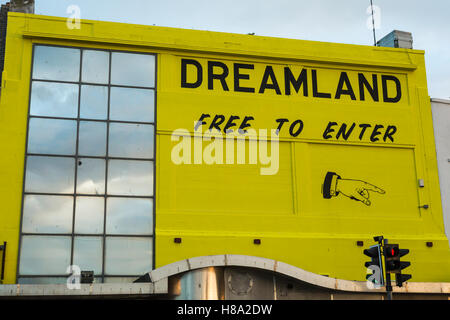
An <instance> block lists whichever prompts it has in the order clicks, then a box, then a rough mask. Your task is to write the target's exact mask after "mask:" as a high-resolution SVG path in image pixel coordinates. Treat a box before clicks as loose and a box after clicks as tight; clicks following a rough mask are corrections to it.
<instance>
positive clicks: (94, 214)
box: [75, 197, 105, 234]
mask: <svg viewBox="0 0 450 320" xmlns="http://www.w3.org/2000/svg"><path fill="white" fill-rule="evenodd" d="M104 208H105V199H104V198H100V197H77V200H76V205H75V233H84V234H99V233H103V218H104Z"/></svg>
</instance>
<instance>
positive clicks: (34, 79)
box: [32, 78, 155, 90]
mask: <svg viewBox="0 0 450 320" xmlns="http://www.w3.org/2000/svg"><path fill="white" fill-rule="evenodd" d="M32 81H39V82H50V83H65V84H81V85H83V86H98V87H117V88H129V89H145V90H155V87H141V86H129V85H123V84H111V83H92V82H83V81H81V80H80V82H76V81H64V80H48V79H39V78H33V79H32Z"/></svg>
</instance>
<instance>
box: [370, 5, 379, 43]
mask: <svg viewBox="0 0 450 320" xmlns="http://www.w3.org/2000/svg"><path fill="white" fill-rule="evenodd" d="M370 7H371V8H372V29H373V45H374V46H375V47H376V46H377V37H376V35H375V16H374V13H373V3H372V0H370Z"/></svg>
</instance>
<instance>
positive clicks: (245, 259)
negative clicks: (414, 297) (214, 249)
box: [149, 254, 450, 294]
mask: <svg viewBox="0 0 450 320" xmlns="http://www.w3.org/2000/svg"><path fill="white" fill-rule="evenodd" d="M219 266H224V267H225V266H239V267H249V268H257V269H263V270H267V271H273V272H276V273H279V274H282V275H286V276H289V277H292V278H294V279H297V280H300V281H303V282H306V283H309V284H312V285H315V286H318V287H321V288H325V289H330V290H339V291H346V292H368V293H369V292H370V293H376V292H380V293H383V292H386V290H385V288H380V289H374V288H369V287H368V286H367V283H366V281H351V280H343V279H335V278H329V277H325V276H321V275H318V274H315V273H312V272H309V271H306V270H303V269H301V268H297V267H295V266H292V265H289V264H287V263H284V262H280V261H276V260H272V259H266V258H261V257H252V256H245V255H232V254H226V255H214V256H202V257H195V258H190V259H186V260H181V261H178V262H174V263H171V264H168V265H166V266H163V267H160V268H158V269H155V270H153V271H151V272H149V276H150V279H151V280H152V282H156V281H161V280H163V279H168V278H169V277H170V276H173V275H176V274H179V273H182V272H186V271H190V270H195V269H200V268H207V267H219ZM393 292H398V293H429V294H431V293H434V294H442V293H450V283H447V282H407V283H404V285H403V287H402V288H398V287H395V286H394V287H393Z"/></svg>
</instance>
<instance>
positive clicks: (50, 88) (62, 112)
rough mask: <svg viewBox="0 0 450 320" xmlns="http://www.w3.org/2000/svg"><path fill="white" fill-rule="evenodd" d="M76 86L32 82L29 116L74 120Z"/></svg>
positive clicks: (75, 113) (75, 112)
mask: <svg viewBox="0 0 450 320" xmlns="http://www.w3.org/2000/svg"><path fill="white" fill-rule="evenodd" d="M77 114H78V85H76V84H68V83H56V82H41V81H33V84H32V88H31V105H30V115H32V116H51V117H66V118H76V117H77Z"/></svg>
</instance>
